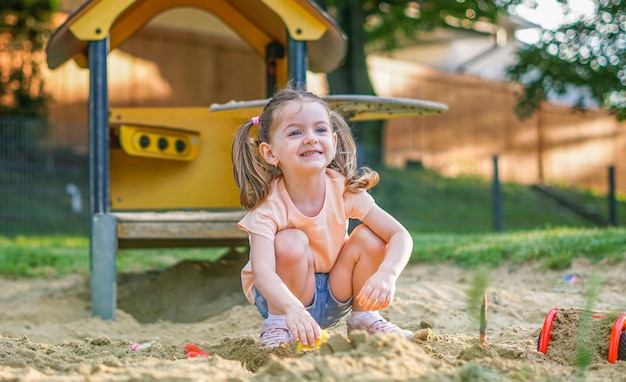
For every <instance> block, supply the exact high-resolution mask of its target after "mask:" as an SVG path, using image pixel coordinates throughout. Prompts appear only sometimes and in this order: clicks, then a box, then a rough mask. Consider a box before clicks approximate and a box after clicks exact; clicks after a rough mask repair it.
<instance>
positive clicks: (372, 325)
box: [232, 89, 413, 347]
mask: <svg viewBox="0 0 626 382" xmlns="http://www.w3.org/2000/svg"><path fill="white" fill-rule="evenodd" d="M253 128H254V129H256V128H258V138H252V137H251V135H250V134H251V130H252V129H253ZM232 160H233V173H234V177H235V182H236V183H237V186H238V187H239V189H240V202H241V205H242V206H243V207H244V208H245V209H246V210H248V213H247V214H246V215H245V217H244V218H243V219H242V220H241V221H240V222H239V227H240V228H241V229H243V230H245V231H247V232H248V233H249V238H250V261H249V262H248V263H247V264H246V266H245V267H244V268H243V269H242V272H241V278H242V284H243V288H244V292H245V294H246V297H247V298H248V300H249V301H250V302H251V303H254V304H256V307H257V309H258V310H259V312H260V313H261V316H263V318H264V319H265V321H264V324H263V328H262V330H261V340H260V343H261V345H263V346H266V347H275V346H278V345H279V344H280V343H283V342H289V341H291V340H294V339H295V340H298V341H300V342H302V343H303V344H304V345H309V346H312V345H313V344H314V343H315V340H316V339H319V338H320V337H321V329H320V327H321V328H326V327H329V326H332V325H334V324H336V323H337V322H339V321H340V320H341V319H342V318H343V317H344V316H346V315H347V314H348V313H350V312H352V313H351V315H350V317H349V318H348V320H347V328H348V332H351V331H353V330H364V331H366V332H368V333H378V332H384V333H397V334H400V335H402V336H404V337H407V338H411V337H412V336H413V334H412V333H411V332H410V331H408V330H404V329H401V328H399V327H398V326H396V325H394V324H392V323H390V322H388V321H386V320H385V319H384V318H383V317H382V316H381V315H380V314H379V313H378V309H382V308H386V307H387V306H389V304H390V303H391V301H392V300H393V297H394V293H395V284H396V280H397V279H398V276H399V275H400V272H401V271H402V270H403V269H404V267H405V266H406V264H407V262H408V260H409V257H410V255H411V250H412V248H413V242H412V239H411V236H410V235H409V233H408V232H407V230H406V229H405V228H404V227H403V226H402V225H401V224H400V223H399V222H398V221H397V220H396V219H394V218H393V217H392V216H391V215H389V214H388V213H386V212H385V211H384V210H382V209H381V208H380V207H379V206H378V205H376V203H375V201H374V199H373V198H372V196H371V195H370V194H369V193H367V192H366V190H368V189H370V188H372V187H373V186H375V185H376V184H377V183H378V174H377V173H376V172H374V171H372V170H370V169H368V168H362V169H359V170H357V168H356V145H355V142H354V139H353V137H352V135H351V132H350V127H349V126H348V124H347V123H346V121H345V120H344V119H343V118H342V117H341V115H339V114H338V113H336V112H334V111H331V110H330V109H329V107H328V105H327V104H326V102H324V100H322V99H321V98H319V97H318V96H316V95H314V94H312V93H309V92H306V91H304V90H298V89H285V90H283V91H280V92H279V93H277V94H276V95H275V96H274V97H273V98H272V99H271V100H270V101H269V102H268V104H267V105H266V106H265V109H264V110H263V113H262V114H261V115H260V116H258V117H254V118H252V119H251V120H249V121H247V122H245V123H244V124H243V125H241V126H240V128H239V129H238V130H237V132H236V134H235V138H234V141H233V147H232ZM348 218H355V219H359V220H361V221H362V223H363V224H361V225H359V226H358V227H356V228H355V229H354V230H353V232H352V233H351V234H350V235H349V236H348V235H347V224H348Z"/></svg>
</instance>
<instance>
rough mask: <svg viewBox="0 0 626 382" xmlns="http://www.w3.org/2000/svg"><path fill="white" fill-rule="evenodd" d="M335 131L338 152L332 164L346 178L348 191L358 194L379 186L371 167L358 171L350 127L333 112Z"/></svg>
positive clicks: (378, 178)
mask: <svg viewBox="0 0 626 382" xmlns="http://www.w3.org/2000/svg"><path fill="white" fill-rule="evenodd" d="M330 117H331V122H332V124H333V130H334V132H335V133H336V134H337V150H336V154H335V159H334V160H333V162H332V163H331V164H330V166H331V167H335V168H336V169H337V170H338V171H339V172H341V173H342V174H343V175H344V176H345V177H346V190H347V191H350V192H358V191H360V190H363V189H365V190H368V189H370V188H372V187H374V186H375V185H377V184H378V181H379V180H380V177H379V175H378V173H377V172H376V171H374V170H372V169H370V168H369V167H361V168H358V169H357V161H356V142H355V141H354V137H353V136H352V131H351V130H350V126H349V125H348V123H347V122H346V120H345V119H344V118H343V116H342V115H341V114H339V113H338V112H336V111H331V114H330Z"/></svg>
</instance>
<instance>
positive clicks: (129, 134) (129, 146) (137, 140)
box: [118, 125, 200, 161]
mask: <svg viewBox="0 0 626 382" xmlns="http://www.w3.org/2000/svg"><path fill="white" fill-rule="evenodd" d="M118 131H119V138H120V139H119V142H120V145H121V146H122V149H123V150H124V152H125V153H126V154H128V155H133V156H140V157H147V158H160V159H169V160H182V161H191V160H194V159H195V158H196V157H197V156H198V150H199V147H200V140H199V136H200V134H199V133H198V132H190V131H176V130H173V129H164V128H160V127H148V126H133V125H122V126H120V127H119V129H118Z"/></svg>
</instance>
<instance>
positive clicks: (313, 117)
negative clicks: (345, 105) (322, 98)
mask: <svg viewBox="0 0 626 382" xmlns="http://www.w3.org/2000/svg"><path fill="white" fill-rule="evenodd" d="M277 112H279V113H280V114H279V115H277V118H276V119H275V121H274V126H272V130H271V132H270V137H269V138H270V142H269V143H265V142H264V143H261V145H260V146H259V150H260V153H261V155H263V158H264V159H265V161H266V162H267V163H269V164H271V165H275V166H278V167H279V168H280V169H281V171H282V172H283V173H284V174H288V173H292V174H295V173H296V172H316V171H323V170H325V169H326V167H327V166H328V165H329V164H330V162H332V160H333V158H334V157H335V148H336V145H337V134H335V133H333V131H332V125H331V122H330V114H329V113H328V110H327V108H326V107H325V106H324V105H323V104H321V103H319V102H313V101H307V100H303V101H293V102H288V103H286V104H285V105H283V106H282V107H281V108H280V109H279V110H277Z"/></svg>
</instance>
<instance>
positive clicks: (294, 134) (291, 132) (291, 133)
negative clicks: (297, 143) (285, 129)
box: [287, 130, 300, 137]
mask: <svg viewBox="0 0 626 382" xmlns="http://www.w3.org/2000/svg"><path fill="white" fill-rule="evenodd" d="M296 135H300V132H299V131H298V130H294V131H290V132H289V134H287V136H288V137H294V136H296Z"/></svg>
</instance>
